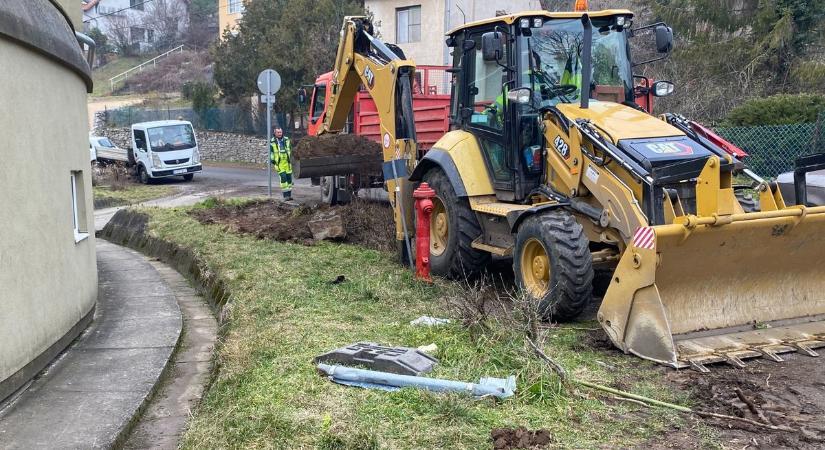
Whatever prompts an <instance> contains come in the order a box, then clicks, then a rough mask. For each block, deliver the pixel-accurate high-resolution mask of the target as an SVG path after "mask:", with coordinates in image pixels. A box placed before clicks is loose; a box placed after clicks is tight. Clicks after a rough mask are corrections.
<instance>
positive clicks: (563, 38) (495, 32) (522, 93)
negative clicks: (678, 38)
mask: <svg viewBox="0 0 825 450" xmlns="http://www.w3.org/2000/svg"><path fill="white" fill-rule="evenodd" d="M587 14H588V16H589V18H590V21H591V23H592V46H591V58H592V65H591V67H592V70H591V76H590V80H591V83H590V85H589V89H587V93H586V94H585V95H587V96H588V100H589V99H592V101H595V102H598V101H608V102H613V103H621V104H625V105H628V106H631V107H633V108H636V109H641V107H640V106H639V105H638V104H636V103H635V102H634V100H635V99H636V98H637V97H640V96H641V94H647V93H648V90H644V91H642V90H640V89H639V88H638V87H637V86H636V85H637V84H639V83H636V82H635V81H634V75H633V73H632V68H633V64H632V62H631V57H630V45H629V43H628V39H629V37H630V36H631V30H630V26H631V24H632V20H633V13H632V12H630V11H627V10H606V11H592V12H588V13H587ZM582 15H583V13H582V12H560V13H556V12H547V11H535V12H527V13H522V14H519V15H509V16H501V17H496V18H494V19H489V20H486V21H481V22H475V23H472V24H467V25H465V26H462V27H460V28H457V29H455V30H453V31H451V32H450V33H449V38H448V40H447V45H448V46H450V47H452V48H453V67H454V68H455V72H456V77H455V83H454V86H453V89H454V92H453V100H452V105H451V123H452V126H453V127H454V128H459V129H464V130H466V131H469V132H471V133H472V134H473V135H474V136H476V138H477V140H478V144H479V147H480V148H481V152H482V154H483V155H484V159H485V163H486V166H487V169H488V171H489V173H490V175H491V179H492V181H493V187H494V189H495V192H496V196H497V198H498V199H499V200H501V201H521V200H524V199H525V198H526V197H527V196H529V194H530V192H531V191H533V190H534V189H535V188H537V187H539V186H540V185H541V184H542V180H543V178H542V175H543V174H544V170H545V167H544V166H545V164H546V162H545V160H546V158H545V154H544V151H545V150H544V149H545V148H547V147H548V145H547V144H550V146H552V145H553V143H545V142H544V133H543V130H542V126H543V125H542V116H543V114H544V113H545V112H547V111H550V112H553V110H554V109H555V106H556V105H557V104H559V103H574V102H579V101H580V99H581V96H582V80H583V77H582V70H583V62H582V59H583V56H582V43H583V41H584V39H583V35H584V26H583V23H582ZM667 31H669V28H667V29H666V30H665V33H663V34H662V36H661V38H660V37H659V34H660V32H659V30H658V29H657V46H659V50H660V51H662V50H665V52H669V51H670V45H671V41H670V40H669V39H672V35H671V36H670V37H668V36H667V34H666V32H667ZM663 47H667V48H666V49H665V48H663ZM635 78H639V77H635ZM647 84H648V85H650V82H649V80H648V82H647ZM670 86H671V91H672V85H670ZM665 87H666V86H665ZM561 150H563V149H560V151H561Z"/></svg>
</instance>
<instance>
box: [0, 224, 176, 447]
mask: <svg viewBox="0 0 825 450" xmlns="http://www.w3.org/2000/svg"><path fill="white" fill-rule="evenodd" d="M96 242H97V246H98V248H101V249H103V251H101V252H99V253H98V267H99V268H100V270H99V272H98V277H99V281H100V283H101V286H100V287H99V289H98V306H97V309H96V313H95V320H94V322H93V323H92V325H90V327H89V329H88V330H87V331H86V332H85V333H84V334H82V335H81V337H80V338H78V339H77V340H76V341H75V342H74V343H73V344H72V345H71V346H70V347H69V348H68V349H67V350H66V351H65V352H64V353H63V354H62V355H61V356H59V357H58V358H57V359H55V361H53V362H52V364H51V365H50V366H49V367H48V368H46V369H45V370H44V371H43V372H42V373H41V374H40V375H39V376H38V378H36V379H35V380H34V381H33V382H32V384H31V385H30V386H29V387H28V389H26V390H25V391H23V392H21V393H20V394H19V395H18V396H17V397H16V398H15V399H13V400H12V401H11V402H10V403H9V404H8V405H7V406H6V407H5V409H3V410H2V411H0V448H3V449H7V448H11V449H18V448H19V449H40V448H111V447H112V446H114V445H115V444H116V443H117V442H118V441H119V440H120V439H123V438H124V437H125V436H123V434H124V431H125V430H126V429H127V428H128V425H129V424H130V423H131V422H132V420H133V419H134V417H135V416H136V414H137V413H138V412H139V411H140V410H141V408H142V407H143V405H144V404H145V403H146V402H147V401H148V399H149V398H150V396H151V394H152V392H153V391H154V389H155V386H156V385H157V383H158V381H159V380H160V377H161V375H162V374H163V372H164V369H165V368H166V367H167V365H168V364H169V359H170V357H171V356H172V354H173V351H174V349H175V347H176V345H177V343H178V339H179V338H180V334H181V329H182V326H183V320H182V317H181V312H180V308H179V307H178V305H177V301H176V299H175V296H174V295H173V293H172V290H171V289H170V288H169V287H168V285H167V284H166V282H165V281H164V279H163V278H162V277H161V275H160V274H159V273H158V272H157V271H156V270H155V268H154V267H153V266H152V265H151V264H149V263H148V262H147V261H146V260H145V259H144V258H143V257H142V256H140V255H139V254H136V253H134V252H131V251H126V250H125V249H122V248H121V247H117V246H114V245H112V244H110V243H107V242H105V241H102V240H97V241H96ZM118 249H120V251H118ZM124 268H127V270H128V271H134V273H140V281H137V280H134V279H133V280H123V274H124V272H125V271H124V270H122V269H124ZM114 274H117V275H114Z"/></svg>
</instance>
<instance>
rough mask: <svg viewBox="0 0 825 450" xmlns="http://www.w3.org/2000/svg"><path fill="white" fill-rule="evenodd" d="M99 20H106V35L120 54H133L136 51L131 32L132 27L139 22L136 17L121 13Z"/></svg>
mask: <svg viewBox="0 0 825 450" xmlns="http://www.w3.org/2000/svg"><path fill="white" fill-rule="evenodd" d="M101 20H105V21H106V22H107V27H106V36H107V37H108V38H109V41H111V43H112V45H113V46H114V47H115V49H116V50H117V52H118V53H119V54H120V55H121V56H134V55H135V54H137V53H138V51H139V49H138V48H137V47H136V46H134V45H133V37H132V32H131V29H132V27H135V26H138V25H139V24H140V22H138V20H137V19H136V18H134V17H133V16H132V15H130V14H127V13H123V14H113V15H110V16H106V17H104V18H103V19H101Z"/></svg>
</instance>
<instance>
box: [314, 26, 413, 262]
mask: <svg viewBox="0 0 825 450" xmlns="http://www.w3.org/2000/svg"><path fill="white" fill-rule="evenodd" d="M372 33H373V27H372V23H371V22H370V21H369V20H368V19H367V18H366V17H362V16H350V17H345V18H344V24H343V26H342V27H341V36H340V40H339V44H338V53H337V55H336V57H335V66H334V67H333V71H332V82H331V85H330V97H329V103H328V104H327V110H326V114H325V116H324V123H323V125H322V126H321V127H320V128H319V129H318V134H324V133H338V132H341V131H342V130H343V128H344V125H345V124H346V121H347V117H348V116H349V112H350V109H351V108H352V105H353V100H354V99H355V95H356V94H357V93H358V88H359V86H360V85H362V84H363V85H364V86H365V87H366V88H367V90H368V91H369V93H370V96H371V97H372V99H373V101H374V102H375V105H376V107H377V110H378V117H379V120H380V129H381V146H382V151H383V158H384V179H385V180H386V183H387V191H388V192H389V197H390V202H391V204H392V205H393V208H394V209H395V223H396V239H397V240H398V241H399V245H401V243H402V242H403V241H406V243H405V244H404V246H405V249H406V253H407V254H408V255H409V253H410V249H409V236H408V233H407V230H409V229H411V228H412V216H411V211H412V195H411V189H410V183H409V181H407V174H408V173H411V172H412V169H413V168H414V166H415V162H416V160H417V158H418V151H417V148H416V136H415V118H414V117H413V99H412V79H413V76H414V73H415V63H413V62H412V61H409V60H405V59H403V55H401V54H400V53H401V51H400V49H398V50H396V49H392V48H390V47H389V46H388V45H387V44H385V43H383V42H382V41H381V40H379V39H377V38H375V37H373V35H372Z"/></svg>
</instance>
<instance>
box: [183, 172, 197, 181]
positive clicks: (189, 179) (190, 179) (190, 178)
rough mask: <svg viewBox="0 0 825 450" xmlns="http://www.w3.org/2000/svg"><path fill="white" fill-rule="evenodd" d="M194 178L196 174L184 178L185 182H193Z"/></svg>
mask: <svg viewBox="0 0 825 450" xmlns="http://www.w3.org/2000/svg"><path fill="white" fill-rule="evenodd" d="M194 178H195V174H194V173H187V174H186V175H184V176H183V181H192V179H194Z"/></svg>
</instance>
